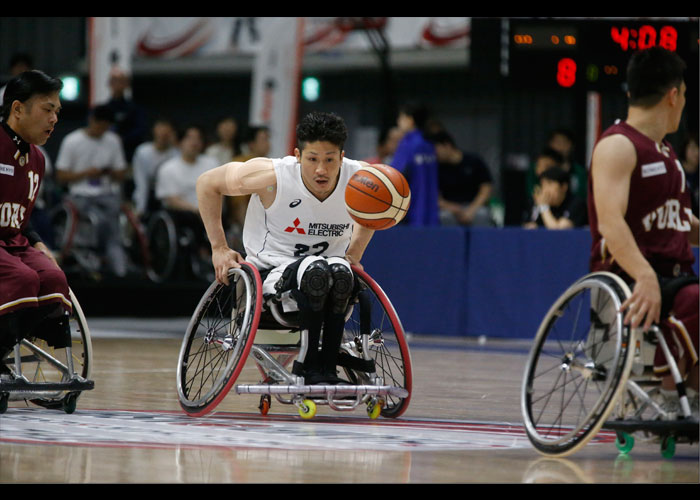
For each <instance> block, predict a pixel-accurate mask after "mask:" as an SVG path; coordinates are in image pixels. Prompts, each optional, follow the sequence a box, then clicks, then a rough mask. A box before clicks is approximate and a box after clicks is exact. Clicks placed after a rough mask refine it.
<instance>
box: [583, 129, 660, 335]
mask: <svg viewBox="0 0 700 500" xmlns="http://www.w3.org/2000/svg"><path fill="white" fill-rule="evenodd" d="M635 164H636V153H635V150H634V147H633V146H632V143H631V142H630V141H629V140H628V139H626V138H624V137H623V136H620V135H614V136H610V137H608V138H606V139H603V140H602V141H601V142H600V143H599V144H598V145H597V146H596V149H595V151H594V152H593V159H592V162H591V175H592V176H593V195H594V197H595V203H596V211H597V215H598V226H599V230H600V233H601V234H602V235H603V237H604V238H605V244H606V246H607V248H608V249H609V250H610V253H611V254H612V256H613V257H614V258H615V260H616V261H617V262H618V264H619V265H620V266H621V267H622V268H623V269H624V270H625V271H626V272H627V273H628V274H629V275H630V276H631V277H632V278H633V279H634V281H635V285H634V290H633V293H632V296H631V297H630V298H629V299H628V300H627V301H625V303H624V304H622V310H627V314H626V315H625V321H626V322H628V323H629V324H631V325H632V326H633V327H637V326H640V325H643V327H644V328H649V327H650V326H651V324H652V323H653V322H654V321H656V322H658V321H659V313H660V309H661V294H660V291H659V283H658V278H657V277H656V273H655V272H654V270H653V269H652V267H651V265H650V264H649V262H647V260H646V259H645V258H644V256H643V255H642V253H641V251H640V250H639V247H638V246H637V243H636V241H635V239H634V236H633V235H632V231H631V230H630V228H629V226H628V225H627V222H626V221H625V213H626V211H627V203H628V201H629V189H630V179H631V176H632V171H633V170H634V166H635Z"/></svg>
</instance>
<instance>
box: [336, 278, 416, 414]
mask: <svg viewBox="0 0 700 500" xmlns="http://www.w3.org/2000/svg"><path fill="white" fill-rule="evenodd" d="M352 270H353V272H354V273H355V275H356V276H357V277H358V278H359V279H360V281H361V283H363V284H364V285H365V286H366V287H367V288H368V289H369V290H370V291H371V292H372V296H373V300H372V304H371V309H372V310H373V318H372V330H373V331H372V334H371V337H372V338H371V340H370V348H369V350H370V353H369V356H370V358H371V359H373V360H374V362H375V366H376V369H377V372H378V373H377V374H378V375H380V376H381V377H382V378H383V379H384V383H385V384H388V385H391V386H396V387H400V388H403V389H405V390H406V391H407V392H408V396H406V397H405V398H402V397H398V396H392V395H388V396H387V397H386V398H385V401H384V404H383V407H382V410H381V412H380V414H381V415H382V416H383V417H387V418H396V417H399V416H401V415H402V414H403V413H404V412H405V411H406V409H407V408H408V405H409V402H410V400H411V394H412V389H413V371H412V365H411V354H410V351H409V348H408V343H407V342H406V336H405V333H404V329H403V325H402V324H401V320H400V319H399V317H398V314H397V313H396V310H395V309H394V306H393V304H392V303H391V301H390V300H389V298H388V297H387V295H386V294H385V293H384V290H382V288H381V287H380V286H379V285H378V284H377V282H376V281H374V280H373V279H372V278H371V277H370V276H369V275H368V274H367V273H366V272H365V271H364V270H362V269H360V268H358V267H356V266H352ZM376 306H379V307H376ZM354 309H355V310H354V311H353V314H352V315H351V316H350V319H349V320H348V321H347V323H346V325H345V329H346V334H345V338H344V342H346V341H350V339H349V338H348V335H350V336H351V337H355V338H356V337H358V336H359V327H360V325H359V319H358V317H357V315H358V312H356V311H358V310H359V308H357V307H356V308H354ZM378 309H379V310H380V311H379V312H378V316H377V314H376V313H377V310H378ZM376 319H378V321H377V322H376V323H375V320H376Z"/></svg>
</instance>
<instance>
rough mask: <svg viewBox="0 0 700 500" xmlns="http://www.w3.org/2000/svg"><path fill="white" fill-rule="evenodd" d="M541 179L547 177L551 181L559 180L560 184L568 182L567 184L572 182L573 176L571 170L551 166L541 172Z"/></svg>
mask: <svg viewBox="0 0 700 500" xmlns="http://www.w3.org/2000/svg"><path fill="white" fill-rule="evenodd" d="M539 179H540V181H542V179H547V180H550V181H554V182H558V183H559V184H566V185H567V186H568V185H569V183H570V182H571V176H570V175H569V172H567V171H566V170H564V169H563V168H560V167H550V168H548V169H546V170H545V171H544V172H542V173H541V174H540V177H539Z"/></svg>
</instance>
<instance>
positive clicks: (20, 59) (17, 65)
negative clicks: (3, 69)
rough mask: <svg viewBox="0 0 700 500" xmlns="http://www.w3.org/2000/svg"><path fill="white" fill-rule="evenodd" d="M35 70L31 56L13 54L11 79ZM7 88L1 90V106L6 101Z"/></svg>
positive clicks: (3, 87)
mask: <svg viewBox="0 0 700 500" xmlns="http://www.w3.org/2000/svg"><path fill="white" fill-rule="evenodd" d="M33 68H34V59H33V58H32V56H30V55H29V54H25V53H23V52H17V53H15V54H12V57H10V64H9V70H10V76H11V78H14V77H15V76H17V75H19V74H20V73H24V72H25V71H29V70H30V69H33ZM5 87H7V85H3V86H2V88H0V106H2V104H3V101H4V95H5Z"/></svg>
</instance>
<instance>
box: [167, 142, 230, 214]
mask: <svg viewBox="0 0 700 500" xmlns="http://www.w3.org/2000/svg"><path fill="white" fill-rule="evenodd" d="M218 166H219V165H218V163H217V161H216V160H214V159H213V158H212V157H210V156H207V155H204V154H202V155H199V156H198V157H197V160H196V161H195V162H194V163H187V162H185V161H184V160H183V159H182V156H176V157H175V158H172V159H170V160H168V161H166V162H165V163H163V165H162V166H161V167H160V169H158V176H157V178H156V198H158V199H159V200H165V198H169V197H171V196H176V197H179V198H182V199H183V200H185V201H187V202H188V203H190V204H191V205H193V206H195V207H196V206H198V205H197V178H198V177H199V176H200V175H202V174H203V173H204V172H206V171H207V170H210V169H212V168H216V167H218Z"/></svg>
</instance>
